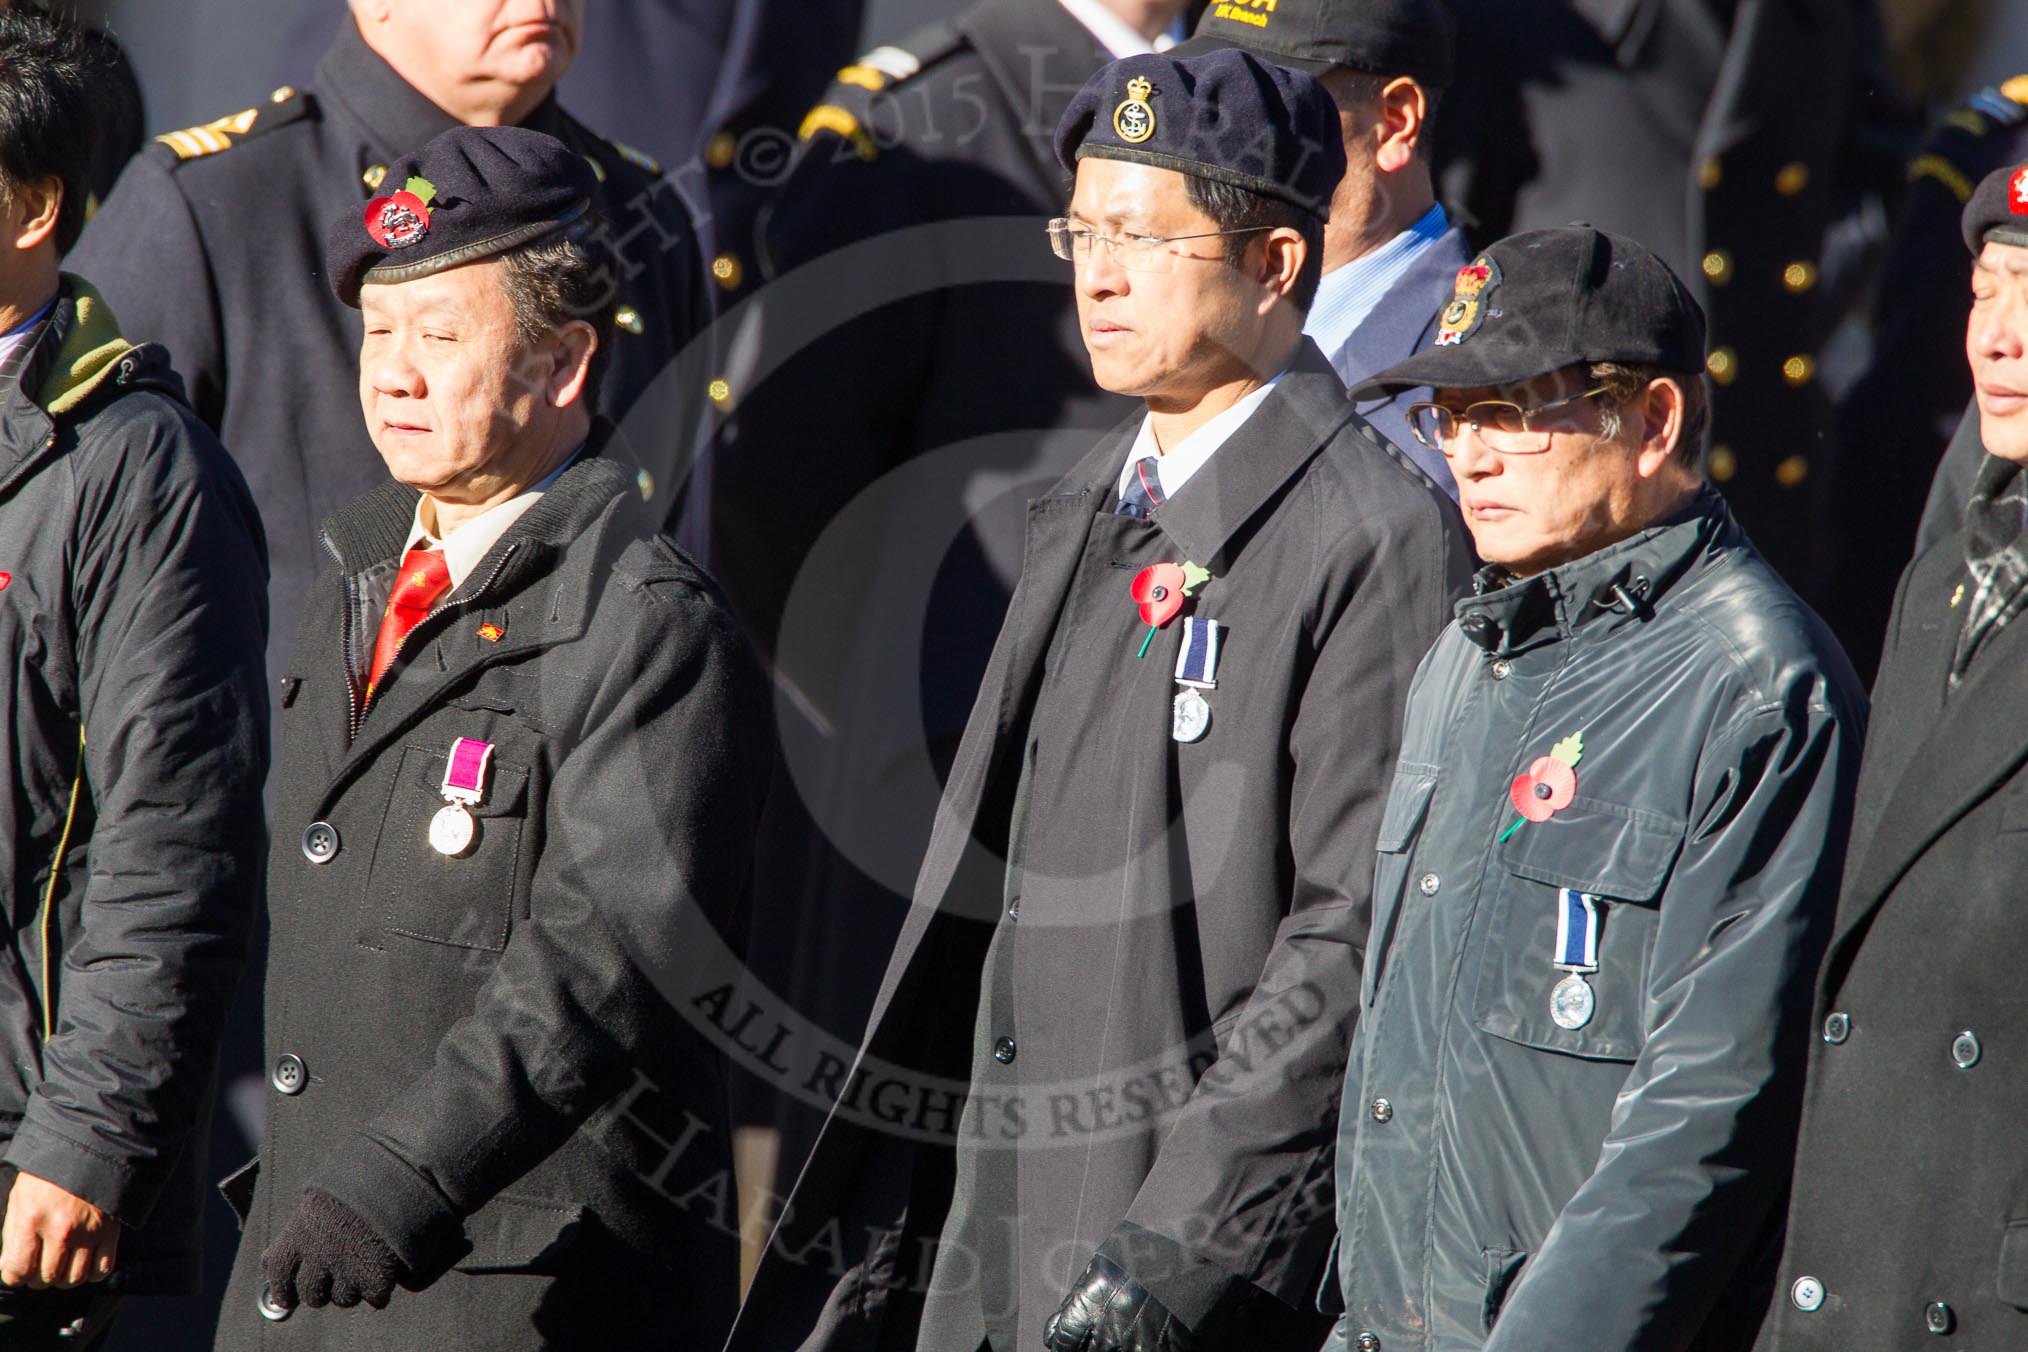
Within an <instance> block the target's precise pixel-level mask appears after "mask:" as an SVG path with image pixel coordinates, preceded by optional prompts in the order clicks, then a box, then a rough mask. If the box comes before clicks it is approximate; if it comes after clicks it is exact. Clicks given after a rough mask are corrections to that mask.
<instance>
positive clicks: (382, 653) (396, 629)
mask: <svg viewBox="0 0 2028 1352" xmlns="http://www.w3.org/2000/svg"><path fill="white" fill-rule="evenodd" d="M450 586H451V566H450V564H448V563H446V562H444V556H443V555H442V554H441V553H439V552H437V551H436V550H434V549H411V550H409V551H408V553H406V554H404V555H402V558H401V576H400V577H398V578H396V579H395V583H394V595H392V596H390V597H388V598H387V613H386V614H385V615H383V616H381V619H380V637H379V638H378V639H376V640H375V641H374V644H373V669H372V671H371V672H370V673H369V674H368V675H367V678H366V698H367V700H368V701H371V700H372V699H373V691H374V688H375V687H376V686H378V685H379V684H380V678H381V677H383V676H385V675H387V669H388V668H389V667H391V666H393V665H394V654H395V653H396V651H397V650H399V649H400V647H401V641H402V640H403V639H405V638H407V637H408V631H409V630H411V629H413V628H415V627H416V626H417V625H418V624H421V623H422V621H423V617H424V616H425V615H427V614H429V613H430V607H431V606H433V605H435V604H436V603H437V598H438V597H440V596H442V595H443V594H444V593H445V592H446V591H448V590H450Z"/></svg>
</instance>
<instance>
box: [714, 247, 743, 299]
mask: <svg viewBox="0 0 2028 1352" xmlns="http://www.w3.org/2000/svg"><path fill="white" fill-rule="evenodd" d="M711 278H712V280H713V281H715V282H717V283H718V284H719V285H720V286H722V287H724V288H725V289H726V290H727V291H737V290H738V289H739V284H740V283H741V282H743V281H745V280H746V269H745V268H743V267H741V266H740V264H739V259H738V258H737V257H735V256H734V255H732V254H729V253H722V254H720V255H719V256H718V257H716V258H714V259H712V260H711Z"/></svg>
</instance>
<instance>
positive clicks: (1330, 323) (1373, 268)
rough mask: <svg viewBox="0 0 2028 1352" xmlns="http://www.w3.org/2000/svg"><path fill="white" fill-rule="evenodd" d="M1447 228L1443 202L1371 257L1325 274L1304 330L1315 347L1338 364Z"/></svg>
mask: <svg viewBox="0 0 2028 1352" xmlns="http://www.w3.org/2000/svg"><path fill="white" fill-rule="evenodd" d="M1450 228H1451V223H1450V221H1449V220H1448V219H1447V218H1446V217H1445V216H1444V209H1443V206H1442V205H1441V204H1438V205H1436V206H1433V207H1431V208H1430V209H1429V210H1428V211H1427V212H1425V213H1424V214H1423V217H1422V219H1421V220H1419V221H1417V222H1416V223H1415V224H1414V225H1411V226H1410V227H1408V229H1406V230H1404V231H1402V232H1401V233H1400V234H1398V235H1396V236H1395V237H1394V238H1393V239H1390V240H1389V241H1387V243H1385V244H1383V245H1381V246H1380V247H1379V248H1377V249H1375V250H1374V251H1373V252H1372V253H1369V254H1365V255H1362V256H1361V257H1358V258H1355V259H1353V260H1352V261H1351V262H1349V263H1347V264H1345V265H1344V266H1343V267H1338V268H1333V269H1332V270H1331V271H1329V272H1327V273H1325V274H1324V277H1323V280H1322V281H1320V282H1319V283H1318V284H1317V298H1316V300H1314V301H1312V302H1311V303H1310V317H1309V319H1308V320H1307V321H1306V322H1305V323H1304V325H1303V332H1304V333H1307V334H1308V335H1310V337H1312V338H1314V339H1316V340H1317V346H1318V347H1320V348H1322V349H1323V350H1324V355H1325V356H1326V357H1329V358H1330V359H1331V364H1332V365H1333V366H1336V365H1337V364H1338V354H1339V353H1340V352H1342V351H1344V349H1345V344H1346V343H1347V342H1349V341H1351V338H1352V335H1353V334H1354V333H1355V332H1357V331H1358V328H1359V326H1360V325H1361V324H1363V323H1365V322H1366V317H1367V316H1368V315H1370V314H1372V313H1373V307H1374V306H1376V305H1378V304H1380V298H1381V297H1382V296H1385V295H1386V294H1387V293H1388V292H1389V291H1392V290H1393V289H1394V284H1395V283H1396V282H1398V281H1400V280H1401V279H1402V276H1403V275H1404V274H1405V273H1407V271H1408V270H1409V269H1410V268H1411V267H1413V266H1415V260H1416V259H1418V258H1420V257H1422V255H1423V254H1424V253H1425V252H1427V251H1428V250H1430V249H1432V248H1434V247H1435V246H1436V242H1437V241H1438V240H1440V239H1442V238H1443V237H1444V232H1445V231H1447V230H1449V229H1450Z"/></svg>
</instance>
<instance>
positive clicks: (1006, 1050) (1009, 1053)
mask: <svg viewBox="0 0 2028 1352" xmlns="http://www.w3.org/2000/svg"><path fill="white" fill-rule="evenodd" d="M993 1059H994V1060H995V1061H998V1062H999V1063H1000V1064H1001V1065H1003V1066H1011V1065H1013V1064H1014V1039H1013V1038H1011V1037H1003V1038H1001V1039H999V1040H998V1041H997V1042H995V1043H994V1044H993Z"/></svg>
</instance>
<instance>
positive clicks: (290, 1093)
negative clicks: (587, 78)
mask: <svg viewBox="0 0 2028 1352" xmlns="http://www.w3.org/2000/svg"><path fill="white" fill-rule="evenodd" d="M595 187H596V180H595V178H594V176H593V173H592V171H591V169H590V167H589V166H588V165H587V164H586V163H585V161H584V160H583V158H582V157H580V156H579V155H577V154H575V153H574V152H572V151H571V150H570V148H569V147H567V146H566V145H565V144H564V143H563V142H561V141H558V140H555V139H553V138H551V137H549V136H546V135H544V134H542V133H540V132H537V131H532V130H528V129H526V128H517V127H496V128H457V129H454V130H452V131H449V132H446V133H444V134H443V135H442V136H439V137H438V138H436V139H435V140H433V141H431V142H430V143H429V144H427V145H426V146H424V147H423V149H422V150H421V151H420V152H419V153H418V154H417V155H416V156H414V157H413V158H410V159H407V160H403V161H398V162H397V163H396V165H395V167H394V169H393V170H392V171H391V172H390V174H389V176H388V179H387V181H386V183H385V184H384V185H383V191H382V192H381V193H380V194H379V195H377V196H375V197H374V198H373V200H371V201H370V202H367V203H366V204H365V205H364V206H363V207H348V208H346V209H345V210H344V212H343V213H342V214H340V215H339V217H338V218H337V219H336V221H334V222H333V223H332V225H331V228H330V233H329V238H328V242H327V246H326V253H325V258H326V263H327V266H328V268H329V274H328V275H329V277H330V282H331V287H332V290H333V293H334V294H335V296H336V297H337V299H338V300H339V301H340V302H342V303H343V304H346V305H351V306H357V307H358V308H359V309H360V311H361V318H362V320H363V329H364V341H363V344H362V346H361V349H360V369H359V401H360V405H361V407H362V409H363V411H364V414H365V422H366V428H367V433H368V435H369V436H370V437H371V438H372V439H373V443H374V445H375V446H376V447H377V448H378V450H379V452H380V455H381V458H382V460H383V461H384V462H385V464H386V466H387V470H388V473H389V474H390V475H392V477H393V482H388V483H384V484H383V485H382V486H381V487H380V488H378V489H376V490H374V491H373V492H371V493H369V494H367V495H366V496H365V497H363V498H361V499H359V500H358V501H357V502H355V503H353V504H352V505H350V506H349V507H346V508H345V509H343V510H341V511H339V512H338V513H336V514H335V515H333V516H331V517H329V518H327V519H326V521H325V522H324V525H323V528H322V530H321V532H320V535H319V542H320V547H321V549H322V552H323V554H324V557H325V558H326V560H327V566H326V568H325V570H324V572H323V574H322V575H321V576H320V577H319V578H318V579H317V581H316V583H315V585H314V587H313V588H312V590H311V593H310V596H309V599H308V602H307V604H306V605H305V607H304V608H303V610H302V613H301V615H300V616H299V617H298V618H299V621H300V622H299V626H298V641H297V644H296V647H295V649H294V656H293V658H292V659H291V662H290V668H289V673H290V674H289V675H288V676H287V677H286V678H285V680H284V681H283V689H282V707H283V713H282V743H283V747H284V751H283V761H282V768H281V772H280V774H279V776H278V780H279V792H278V799H277V803H276V807H275V816H274V821H275V831H274V847H273V851H272V855H271V858H270V862H269V867H268V882H269V893H268V905H269V914H270V919H271V923H272V941H271V945H270V952H269V968H268V987H267V1041H268V1065H269V1067H270V1072H269V1083H270V1092H269V1094H268V1100H267V1112H266V1130H265V1136H264V1140H263V1142H262V1147H261V1152H260V1155H259V1156H258V1158H256V1159H255V1160H253V1161H251V1162H250V1163H248V1164H247V1165H246V1167H244V1168H243V1169H241V1170H240V1171H239V1172H238V1173H236V1174H235V1175H233V1176H232V1178H230V1179H228V1180H227V1182H226V1184H225V1192H226V1195H227V1199H228V1200H229V1201H230V1202H231V1203H232V1204H233V1206H234V1207H235V1209H236V1210H237V1211H238V1212H239V1214H240V1216H241V1219H242V1221H243V1224H244V1227H245V1236H244V1240H243V1242H242V1243H241V1245H240V1251H239V1256H238V1260H237V1262H236V1264H235V1265H234V1268H233V1275H232V1281H231V1286H230V1289H229V1291H228V1293H227V1297H226V1302H225V1308H224V1310H223V1312H222V1315H221V1322H220V1332H219V1346H220V1347H225V1348H242V1347H244V1348H253V1347H276V1346H286V1347H306V1348H340V1347H343V1348H354V1347H386V1348H396V1347H400V1348H418V1347H502V1348H506V1347H513V1348H532V1347H572V1348H576V1347H586V1346H613V1347H649V1346H655V1345H658V1344H659V1343H666V1340H667V1334H666V1330H667V1329H668V1328H669V1327H671V1326H672V1325H673V1326H675V1327H680V1328H682V1329H684V1330H685V1338H684V1341H686V1342H689V1343H690V1344H691V1345H706V1344H708V1343H709V1342H712V1341H715V1340H716V1339H717V1337H718V1336H719V1334H720V1333H721V1332H722V1331H723V1330H724V1328H725V1327H726V1326H727V1324H728V1323H729V1321H730V1318H731V1314H732V1309H733V1306H734V1303H735V1301H736V1298H737V1280H738V1253H737V1240H736V1236H735V1235H734V1233H733V1229H732V1227H730V1226H726V1225H714V1224H712V1220H713V1217H712V1214H711V1212H710V1209H709V1208H707V1207H698V1206H694V1205H693V1206H690V1207H686V1206H685V1205H683V1204H682V1202H680V1201H679V1200H678V1199H679V1198H683V1197H684V1196H686V1195H687V1194H690V1193H692V1192H693V1191H694V1190H696V1189H698V1188H700V1187H705V1188H708V1187H709V1186H711V1185H712V1184H713V1183H714V1181H717V1180H722V1179H725V1178H729V1177H730V1173H729V1171H730V1159H731V1155H730V1142H729V1139H728V1134H727V1123H726V1105H725V1084H724V1077H723V1071H722V1067H721V1065H720V1058H719V1056H718V1054H717V1052H716V1050H715V1048H714V1047H713V1046H712V1045H710V1044H708V1043H707V1042H706V1041H705V1039H704V1037H703V1036H702V1035H701V1034H700V1033H699V1032H698V1031H697V1030H696V1029H694V1028H693V1027H692V1026H691V1025H690V1024H688V1023H686V1022H685V1021H684V1020H683V1019H682V1018H680V1017H679V1016H678V1015H677V1013H676V1009H677V1007H678V1006H679V1005H680V1004H684V1003H687V998H686V993H687V991H688V990H689V988H690V984H691V983H692V982H693V981H694V980H698V979H703V975H704V974H706V973H711V972H713V971H714V969H716V970H715V975H713V979H714V980H715V981H723V980H725V979H727V977H726V976H725V973H724V970H723V969H724V968H726V967H728V966H730V965H731V964H732V962H733V959H734V956H735V955H736V952H737V941H738V938H739V934H740V929H741V926H742V924H743V919H742V917H743V912H744V901H743V893H744V889H745V886H746V882H747V873H748V866H749V862H750V859H751V847H750V842H751V839H752V835H753V824H754V822H755V820H756V819H757V817H758V813H759V805H760V799H761V796H762V793H763V790H764V786H765V781H766V773H767V765H768V749H767V748H768V741H767V734H766V723H765V719H766V705H765V699H766V696H765V691H764V688H763V686H762V684H761V681H760V678H759V675H758V673H757V671H756V670H755V668H754V665H753V663H752V661H751V658H750V657H749V656H748V654H747V653H746V651H745V649H744V646H743V642H742V640H741V639H740V638H739V636H738V633H737V630H736V627H735V626H734V624H733V622H732V621H731V619H730V617H729V616H728V614H727V613H726V611H725V610H724V608H723V606H722V605H721V603H720V601H719V599H718V595H717V592H716V589H715V588H714V587H713V585H712V584H711V583H710V582H709V580H707V579H706V578H705V577H704V576H703V574H702V573H701V572H700V571H699V570H698V569H697V567H696V566H695V565H694V564H693V563H691V561H690V560H689V559H688V558H686V557H685V556H684V555H683V554H682V553H681V551H679V550H678V549H677V548H676V547H675V546H674V545H673V544H672V543H670V542H669V541H668V540H667V539H666V538H665V537H663V536H661V535H659V534H657V533H656V532H655V529H654V511H653V509H652V508H650V507H649V506H647V505H646V504H644V503H643V502H642V500H641V496H640V493H639V492H638V491H637V489H636V487H635V481H634V470H633V468H632V462H631V461H630V460H629V459H628V456H627V452H626V451H625V449H624V445H623V442H622V434H621V432H620V431H619V429H617V428H615V427H614V426H613V425H612V424H611V423H608V422H606V421H605V420H603V419H601V418H598V417H596V416H595V415H594V414H593V412H592V409H593V408H594V407H595V406H596V399H597V396H598V387H599V383H600V380H601V379H602V378H603V377H604V376H605V375H606V366H607V356H608V352H609V350H610V349H609V346H608V345H609V343H610V341H611V337H612V330H613V318H614V316H613V309H614V305H615V303H616V298H615V292H614V287H613V277H614V269H615V268H616V267H617V266H619V264H618V262H617V260H616V259H615V257H614V256H613V254H612V253H611V252H609V251H608V250H607V249H606V248H605V247H604V246H603V245H602V243H601V241H602V239H603V238H604V237H603V235H602V233H601V230H602V222H601V221H600V219H599V217H598V214H597V213H596V211H595V210H594V208H593V205H592V197H593V192H594V189H595ZM685 964H689V965H685ZM677 1143H681V1148H680V1149H679V1148H678V1147H677ZM397 1287H399V1288H401V1289H400V1290H397V1289H396V1288H397ZM358 1306H365V1307H367V1308H363V1309H362V1308H348V1307H358ZM277 1326H280V1327H277Z"/></svg>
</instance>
